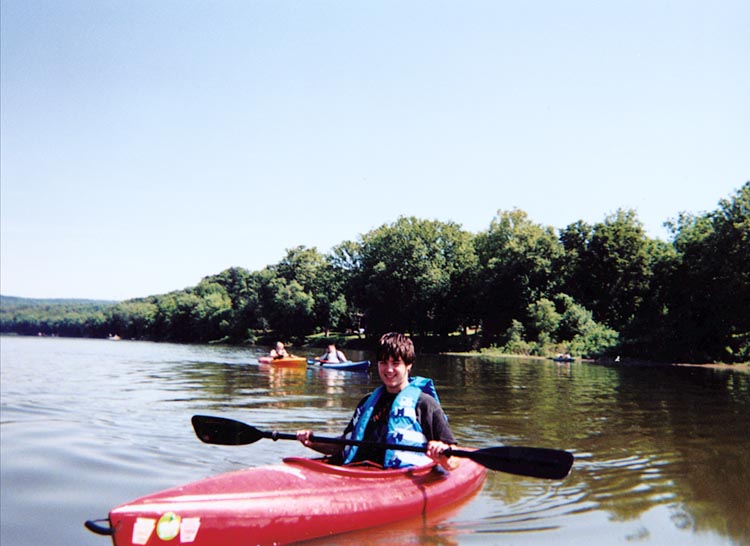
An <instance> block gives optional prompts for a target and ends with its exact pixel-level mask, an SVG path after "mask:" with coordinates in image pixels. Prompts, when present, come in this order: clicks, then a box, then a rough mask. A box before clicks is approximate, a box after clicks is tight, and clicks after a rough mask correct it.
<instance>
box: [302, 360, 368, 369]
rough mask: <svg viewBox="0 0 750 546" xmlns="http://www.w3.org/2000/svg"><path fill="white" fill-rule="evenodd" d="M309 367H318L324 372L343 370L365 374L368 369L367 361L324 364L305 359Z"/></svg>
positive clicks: (323, 361) (320, 361)
mask: <svg viewBox="0 0 750 546" xmlns="http://www.w3.org/2000/svg"><path fill="white" fill-rule="evenodd" d="M307 364H308V365H309V366H320V367H321V368H325V369H326V370H343V371H345V372H366V371H367V370H368V369H369V368H370V361H369V360H361V361H359V362H326V361H325V360H313V359H311V358H308V359H307Z"/></svg>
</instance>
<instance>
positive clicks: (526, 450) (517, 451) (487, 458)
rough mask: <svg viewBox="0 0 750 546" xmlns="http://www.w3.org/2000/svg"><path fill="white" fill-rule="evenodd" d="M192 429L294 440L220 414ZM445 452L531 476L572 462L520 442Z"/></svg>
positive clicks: (201, 418) (562, 470) (246, 440)
mask: <svg viewBox="0 0 750 546" xmlns="http://www.w3.org/2000/svg"><path fill="white" fill-rule="evenodd" d="M192 421H193V428H194V429H195V433H196V435H197V436H198V438H200V440H201V441H202V442H205V443H208V444H219V445H247V444H252V443H255V442H257V441H258V440H260V439H262V438H267V439H270V440H297V435H296V434H289V433H283V432H278V431H275V430H274V431H265V430H260V429H257V428H255V427H253V426H251V425H248V424H246V423H242V422H241V421H235V420H234V419H226V418H224V417H210V416H206V415H194V416H193V418H192ZM309 440H310V441H311V442H316V443H321V444H334V445H354V446H368V447H375V448H379V449H392V450H396V451H414V452H418V453H426V452H427V446H415V445H402V444H383V443H380V442H371V441H366V440H351V439H346V438H340V437H339V438H328V437H323V436H315V435H314V434H311V435H310V437H309ZM444 453H445V455H446V456H449V457H450V456H453V457H465V458H468V459H471V460H472V461H474V462H476V463H478V464H481V465H483V466H485V467H487V468H489V469H491V470H498V471H501V472H508V473H510V474H518V475H520V476H532V477H536V478H547V479H558V480H559V479H562V478H564V477H565V476H567V475H568V473H569V472H570V468H571V467H572V465H573V455H572V454H571V453H568V452H567V451H562V450H559V449H548V448H539V447H521V446H498V447H488V448H484V449H476V450H470V451H467V450H461V449H453V448H449V449H447V450H446V451H445V452H444Z"/></svg>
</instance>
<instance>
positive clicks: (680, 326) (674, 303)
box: [667, 182, 750, 362]
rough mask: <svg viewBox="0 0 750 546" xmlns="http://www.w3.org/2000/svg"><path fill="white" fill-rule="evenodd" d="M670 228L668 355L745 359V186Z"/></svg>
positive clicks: (748, 191) (748, 331) (748, 332)
mask: <svg viewBox="0 0 750 546" xmlns="http://www.w3.org/2000/svg"><path fill="white" fill-rule="evenodd" d="M672 227H673V232H674V234H675V237H674V245H675V248H676V250H677V255H678V256H677V259H676V261H675V264H674V267H673V271H672V275H671V277H670V282H669V287H670V290H669V297H668V302H667V305H668V307H669V311H668V315H669V319H670V325H671V331H672V332H673V336H672V340H673V346H672V347H671V351H670V352H671V353H672V354H676V355H677V356H679V357H681V358H684V359H686V360H689V361H706V360H727V361H730V362H740V361H748V360H750V313H749V312H748V309H750V250H748V249H750V182H748V183H745V184H744V185H743V186H742V187H741V188H740V189H739V190H738V191H737V192H736V194H735V195H734V196H733V197H732V198H731V199H723V200H721V201H720V202H719V208H718V209H717V210H716V211H713V212H710V213H707V214H704V215H702V216H693V215H687V214H683V215H681V216H680V217H679V219H678V222H677V223H675V224H673V226H672Z"/></svg>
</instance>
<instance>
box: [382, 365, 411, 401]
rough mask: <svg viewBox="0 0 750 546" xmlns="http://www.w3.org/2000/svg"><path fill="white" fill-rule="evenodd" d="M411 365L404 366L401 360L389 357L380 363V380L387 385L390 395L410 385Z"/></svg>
mask: <svg viewBox="0 0 750 546" xmlns="http://www.w3.org/2000/svg"><path fill="white" fill-rule="evenodd" d="M410 370H411V364H409V365H407V364H404V361H403V360H401V359H400V358H399V359H398V360H394V359H393V357H388V360H381V361H379V362H378V373H379V374H380V379H381V380H382V381H383V385H385V389H386V390H387V391H388V392H390V393H398V392H401V390H402V389H403V388H404V387H406V386H407V385H408V384H409V371H410Z"/></svg>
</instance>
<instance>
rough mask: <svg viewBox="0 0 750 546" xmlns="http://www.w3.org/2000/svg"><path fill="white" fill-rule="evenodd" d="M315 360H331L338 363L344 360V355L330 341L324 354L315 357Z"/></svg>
mask: <svg viewBox="0 0 750 546" xmlns="http://www.w3.org/2000/svg"><path fill="white" fill-rule="evenodd" d="M315 360H318V361H320V362H333V363H336V364H339V363H341V362H346V355H345V354H344V353H343V352H342V351H339V350H338V349H337V348H336V345H335V344H333V343H331V344H330V345H329V346H328V350H327V351H326V352H325V354H323V355H322V356H319V357H316V358H315Z"/></svg>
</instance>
